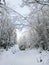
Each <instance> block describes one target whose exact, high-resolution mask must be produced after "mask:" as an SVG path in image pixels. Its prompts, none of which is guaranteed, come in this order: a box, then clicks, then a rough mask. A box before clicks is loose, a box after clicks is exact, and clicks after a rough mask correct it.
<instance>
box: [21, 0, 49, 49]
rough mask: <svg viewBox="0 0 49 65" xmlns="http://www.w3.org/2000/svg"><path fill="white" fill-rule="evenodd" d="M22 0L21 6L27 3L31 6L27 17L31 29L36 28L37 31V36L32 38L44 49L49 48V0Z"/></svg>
mask: <svg viewBox="0 0 49 65" xmlns="http://www.w3.org/2000/svg"><path fill="white" fill-rule="evenodd" d="M22 1H23V2H22V5H21V7H23V6H25V5H26V6H28V7H29V8H30V14H29V15H28V16H27V17H26V19H27V21H28V23H29V25H28V26H29V27H30V28H31V30H32V31H33V29H34V30H35V31H36V32H35V33H36V35H37V36H34V39H32V40H34V43H35V46H38V47H41V48H42V49H44V50H46V49H49V32H48V31H49V0H22ZM32 34H33V33H32ZM31 37H32V36H31ZM30 40H31V39H30ZM34 43H32V44H34Z"/></svg>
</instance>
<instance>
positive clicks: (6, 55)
mask: <svg viewBox="0 0 49 65" xmlns="http://www.w3.org/2000/svg"><path fill="white" fill-rule="evenodd" d="M0 65H49V52H48V51H42V53H39V50H36V49H32V50H25V51H20V50H19V48H18V45H15V46H14V47H12V48H11V49H9V50H8V51H5V50H0Z"/></svg>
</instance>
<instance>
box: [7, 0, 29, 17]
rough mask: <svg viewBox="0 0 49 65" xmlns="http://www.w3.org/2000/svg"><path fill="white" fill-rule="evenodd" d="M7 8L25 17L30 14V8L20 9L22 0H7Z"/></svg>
mask: <svg viewBox="0 0 49 65" xmlns="http://www.w3.org/2000/svg"><path fill="white" fill-rule="evenodd" d="M6 3H7V6H8V7H10V8H12V9H14V10H15V11H17V12H19V13H20V14H22V15H23V16H27V15H28V14H29V13H30V9H29V7H28V6H24V7H20V5H21V4H22V0H6Z"/></svg>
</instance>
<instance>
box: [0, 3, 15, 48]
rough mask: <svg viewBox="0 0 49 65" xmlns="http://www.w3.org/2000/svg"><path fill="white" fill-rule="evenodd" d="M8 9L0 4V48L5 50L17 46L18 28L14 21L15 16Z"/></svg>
mask: <svg viewBox="0 0 49 65" xmlns="http://www.w3.org/2000/svg"><path fill="white" fill-rule="evenodd" d="M7 8H8V7H6V5H4V4H0V48H2V47H3V48H4V49H7V48H8V47H10V46H13V45H14V44H16V26H15V24H14V21H13V20H15V19H14V17H15V16H14V15H15V14H12V12H9V10H8V9H7ZM10 13H11V14H10Z"/></svg>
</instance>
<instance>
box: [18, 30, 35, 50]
mask: <svg viewBox="0 0 49 65" xmlns="http://www.w3.org/2000/svg"><path fill="white" fill-rule="evenodd" d="M18 45H19V49H20V50H25V49H32V48H33V47H34V45H35V43H34V32H33V31H31V30H26V31H23V32H21V33H20V36H19V39H18Z"/></svg>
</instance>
